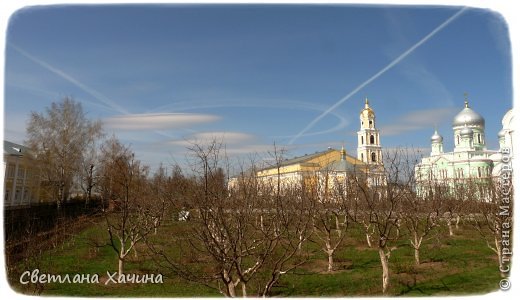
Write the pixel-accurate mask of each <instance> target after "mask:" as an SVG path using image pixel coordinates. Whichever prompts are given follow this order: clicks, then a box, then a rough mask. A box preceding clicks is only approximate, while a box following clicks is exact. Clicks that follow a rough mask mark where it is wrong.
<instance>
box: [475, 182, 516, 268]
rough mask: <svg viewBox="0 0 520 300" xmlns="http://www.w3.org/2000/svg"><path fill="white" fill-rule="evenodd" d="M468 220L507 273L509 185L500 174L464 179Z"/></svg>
mask: <svg viewBox="0 0 520 300" xmlns="http://www.w3.org/2000/svg"><path fill="white" fill-rule="evenodd" d="M465 187H466V196H468V197H469V198H471V199H472V201H468V205H467V206H468V209H469V211H470V212H471V213H472V215H471V216H470V218H469V219H470V221H471V224H472V225H473V226H474V228H475V229H477V231H478V232H479V234H480V236H481V237H482V239H483V240H484V241H485V242H486V245H487V246H488V248H489V249H491V250H492V251H493V252H494V253H495V255H496V256H497V261H498V267H499V270H500V273H501V276H503V277H505V276H506V274H507V273H509V266H508V265H509V262H510V256H511V254H512V252H511V246H512V242H511V236H510V234H511V231H512V221H513V216H512V213H513V210H512V199H513V186H512V184H511V182H510V181H504V180H502V178H501V177H500V178H472V179H467V180H466V182H465Z"/></svg>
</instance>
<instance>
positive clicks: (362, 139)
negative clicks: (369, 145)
mask: <svg viewBox="0 0 520 300" xmlns="http://www.w3.org/2000/svg"><path fill="white" fill-rule="evenodd" d="M364 140H365V139H364V138H363V136H361V145H363V144H364V143H365V141H364Z"/></svg>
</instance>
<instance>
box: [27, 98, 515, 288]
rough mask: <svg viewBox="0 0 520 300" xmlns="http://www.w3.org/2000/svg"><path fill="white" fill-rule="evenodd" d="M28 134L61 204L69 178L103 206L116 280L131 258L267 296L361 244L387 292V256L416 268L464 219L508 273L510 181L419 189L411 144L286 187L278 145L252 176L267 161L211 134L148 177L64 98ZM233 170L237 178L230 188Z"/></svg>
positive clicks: (36, 118)
mask: <svg viewBox="0 0 520 300" xmlns="http://www.w3.org/2000/svg"><path fill="white" fill-rule="evenodd" d="M28 133H29V134H28V136H29V142H28V144H29V146H30V147H32V148H33V149H34V151H35V153H36V159H37V161H38V163H39V164H40V165H41V166H42V167H41V168H42V174H41V176H42V178H43V180H44V181H45V182H46V183H47V190H48V193H49V195H51V196H52V197H54V198H53V199H56V202H57V206H58V207H60V205H61V204H62V203H63V202H64V201H66V200H67V199H68V197H69V193H70V190H71V187H72V186H73V184H74V182H76V185H77V186H79V187H81V188H82V191H83V193H84V195H85V198H86V200H87V201H89V200H90V199H91V198H93V197H94V196H96V197H98V198H100V199H101V200H102V201H103V202H104V205H103V211H102V216H103V220H104V226H105V228H106V232H107V235H106V236H104V238H103V240H100V241H97V244H96V247H102V246H108V247H110V249H112V254H113V260H114V268H117V270H118V274H119V276H123V275H124V274H125V272H126V267H125V264H126V262H127V260H129V257H131V256H134V257H138V256H141V255H144V256H146V257H147V259H149V260H151V261H153V262H154V263H155V265H156V266H157V270H159V271H160V272H162V273H165V274H167V275H168V276H177V277H180V278H183V279H185V280H187V281H190V282H195V283H198V284H201V285H204V286H206V287H210V288H213V289H215V290H218V291H219V292H220V293H221V294H223V295H225V296H227V297H236V296H244V297H245V296H270V295H273V289H274V288H275V287H276V286H277V284H279V282H280V281H281V280H282V279H283V277H284V276H286V275H287V274H298V273H301V272H302V271H301V270H302V268H303V267H304V266H305V265H307V264H308V263H309V262H310V261H311V260H315V259H316V258H320V259H323V260H324V261H326V264H325V266H326V267H324V268H323V270H320V271H319V272H323V273H333V272H334V271H335V270H337V269H336V256H337V255H338V253H339V252H341V250H342V248H346V247H349V246H351V245H349V243H352V240H353V239H356V238H357V239H360V242H362V243H363V244H364V245H365V246H364V247H365V248H366V249H367V250H369V251H373V252H374V253H377V255H378V257H379V260H380V274H381V281H380V287H381V292H382V293H383V294H386V293H387V292H388V290H389V288H390V286H391V282H392V281H391V276H392V274H393V272H392V258H393V256H392V254H393V253H394V251H395V250H397V249H400V247H401V248H402V247H408V248H409V249H410V251H412V252H413V261H412V263H413V264H415V265H421V264H422V263H423V260H422V253H423V249H424V247H423V246H424V245H425V244H426V243H428V241H430V240H433V239H439V238H441V235H440V234H439V232H442V231H446V232H447V233H448V235H447V236H448V238H451V237H452V236H454V235H457V232H458V230H459V229H458V228H459V225H460V224H462V223H464V224H466V225H468V226H472V228H474V230H475V234H478V235H479V236H481V237H482V243H485V244H486V245H487V246H488V247H489V248H490V249H491V250H492V251H493V252H494V253H495V254H496V266H497V268H496V271H497V272H500V271H502V274H503V273H504V272H503V270H504V269H506V265H507V264H506V263H507V261H504V259H503V258H504V256H503V254H504V253H506V252H508V251H510V249H511V247H512V245H511V243H510V242H509V240H508V241H507V243H505V242H504V239H503V237H504V230H509V228H511V227H512V216H511V215H510V214H505V213H503V201H504V197H503V196H502V195H503V194H504V189H506V188H507V191H508V195H509V196H508V197H510V199H512V192H513V191H512V187H511V186H507V187H506V186H504V185H503V184H501V183H500V181H498V180H494V179H492V178H490V179H489V180H478V181H477V180H466V181H465V182H464V183H463V184H462V183H461V184H456V185H455V186H454V188H446V185H445V184H443V183H442V182H439V181H436V180H431V182H429V183H428V184H429V186H428V193H424V194H418V193H417V192H416V190H417V189H416V185H417V182H416V176H415V174H414V166H415V164H416V163H417V162H418V160H419V157H418V155H417V154H416V153H414V152H413V151H412V152H411V151H407V149H398V150H396V151H391V152H387V153H386V154H385V157H384V167H383V168H381V169H380V170H379V171H378V172H379V173H378V177H379V178H378V180H373V178H371V176H373V175H372V174H373V172H371V170H369V169H359V170H355V171H353V172H350V173H345V174H342V176H337V174H332V172H331V171H327V170H321V171H318V172H316V173H315V174H307V175H306V177H305V178H304V179H302V180H299V181H291V182H286V181H284V180H283V179H282V174H280V166H281V164H282V162H283V159H284V151H283V150H282V149H280V148H278V147H276V146H274V147H273V151H272V152H270V153H269V155H268V157H270V158H271V159H270V160H269V162H270V165H269V166H270V167H276V168H277V169H278V176H274V177H273V178H271V179H270V180H262V179H260V178H258V177H257V176H256V174H257V173H256V172H257V170H259V169H261V168H262V167H264V165H261V164H259V163H258V162H257V161H256V160H255V158H254V156H252V157H251V158H250V159H249V160H248V161H245V162H244V161H241V162H236V161H231V159H230V158H229V157H228V156H227V155H226V152H225V145H223V144H222V143H221V142H219V141H218V140H216V139H214V140H212V141H210V142H208V143H195V144H192V145H191V146H189V147H188V148H187V154H188V155H187V156H188V161H187V166H188V167H186V168H184V169H181V168H180V167H179V166H168V165H166V166H161V167H160V168H159V169H158V170H151V169H150V168H149V167H148V166H146V165H145V164H143V163H142V162H141V161H139V160H138V159H137V158H136V155H135V153H134V152H133V151H132V149H131V147H130V146H128V145H124V144H123V143H121V141H119V140H118V139H117V138H116V137H110V138H108V139H105V140H102V137H103V134H102V127H101V124H100V123H99V122H92V121H89V120H88V119H87V118H86V116H85V115H84V114H83V112H82V109H81V106H80V105H79V104H77V103H75V102H74V101H73V100H71V99H65V100H64V101H63V102H62V103H58V104H53V106H52V107H51V108H49V109H48V110H47V112H46V114H38V113H33V114H32V116H31V120H30V123H29V127H28ZM234 174H240V175H239V176H237V177H236V178H234V184H233V185H231V184H229V182H230V176H232V175H234ZM333 175H334V176H333ZM324 178H326V180H324ZM508 226H509V227H508ZM358 232H359V233H360V234H357V233H358ZM403 241H406V242H405V244H403ZM403 245H406V246H403ZM351 259H352V260H355V259H356V258H355V257H352V258H351Z"/></svg>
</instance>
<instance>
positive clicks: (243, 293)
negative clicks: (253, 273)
mask: <svg viewBox="0 0 520 300" xmlns="http://www.w3.org/2000/svg"><path fill="white" fill-rule="evenodd" d="M241 284H242V297H244V298H246V297H247V286H246V283H245V282H241Z"/></svg>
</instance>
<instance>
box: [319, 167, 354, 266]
mask: <svg viewBox="0 0 520 300" xmlns="http://www.w3.org/2000/svg"><path fill="white" fill-rule="evenodd" d="M345 175H346V174H345ZM319 176H320V177H321V180H316V181H317V182H318V190H321V191H322V192H321V193H320V195H316V196H315V197H314V198H315V199H316V200H315V201H316V209H315V210H314V214H313V227H314V236H315V237H316V241H318V242H319V243H320V245H321V246H322V250H323V252H325V254H327V257H328V265H327V272H332V271H333V269H334V253H335V252H336V250H337V249H338V247H339V245H340V244H341V243H342V242H343V240H344V239H345V236H346V232H347V229H348V225H349V219H348V218H347V214H346V213H345V212H344V211H345V208H346V207H345V206H346V205H345V203H346V200H347V198H346V197H344V196H346V195H345V194H344V187H343V186H342V183H343V182H341V181H343V180H341V177H340V178H338V177H337V176H331V172H330V171H329V170H322V172H320V174H319ZM321 185H323V186H321ZM341 218H342V219H343V222H341V221H340V219H341Z"/></svg>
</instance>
